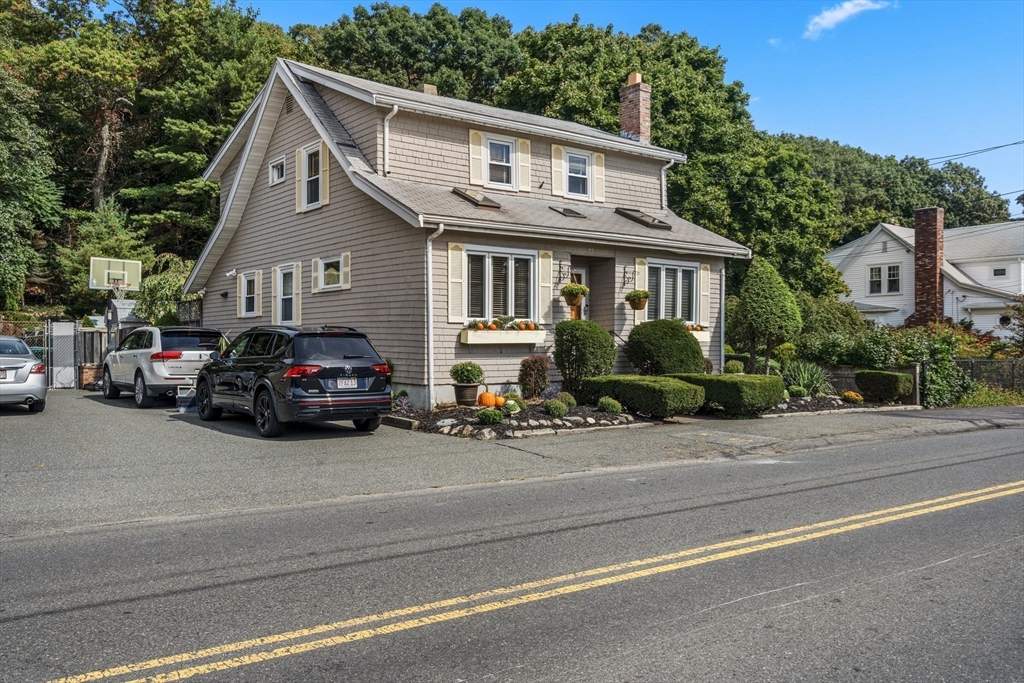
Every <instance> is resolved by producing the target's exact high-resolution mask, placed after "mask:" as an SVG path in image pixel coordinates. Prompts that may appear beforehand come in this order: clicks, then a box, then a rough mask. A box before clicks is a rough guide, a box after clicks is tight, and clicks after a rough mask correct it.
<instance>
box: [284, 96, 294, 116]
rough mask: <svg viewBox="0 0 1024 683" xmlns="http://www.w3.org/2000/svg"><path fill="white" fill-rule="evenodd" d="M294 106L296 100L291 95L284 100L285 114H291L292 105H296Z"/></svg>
mask: <svg viewBox="0 0 1024 683" xmlns="http://www.w3.org/2000/svg"><path fill="white" fill-rule="evenodd" d="M294 104H295V98H294V97H292V96H291V95H289V96H288V97H286V98H284V110H285V113H288V114H291V113H292V105H294Z"/></svg>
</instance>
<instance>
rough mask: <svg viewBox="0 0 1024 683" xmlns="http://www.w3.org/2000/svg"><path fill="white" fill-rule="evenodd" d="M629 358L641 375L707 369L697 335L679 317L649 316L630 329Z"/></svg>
mask: <svg viewBox="0 0 1024 683" xmlns="http://www.w3.org/2000/svg"><path fill="white" fill-rule="evenodd" d="M624 350H625V352H626V358H628V359H629V362H630V363H632V365H633V367H634V368H636V371H637V372H638V373H640V374H641V375H667V374H669V373H675V372H699V373H703V372H704V352H703V351H701V349H700V343H699V342H698V341H697V338H696V337H694V336H693V334H692V333H691V332H690V331H689V330H687V329H686V325H684V324H683V323H682V322H680V321H678V320H669V319H661V320H648V321H647V322H645V323H640V324H639V325H637V326H635V327H634V328H633V329H632V330H630V332H629V339H628V340H627V342H626V345H625V349H624Z"/></svg>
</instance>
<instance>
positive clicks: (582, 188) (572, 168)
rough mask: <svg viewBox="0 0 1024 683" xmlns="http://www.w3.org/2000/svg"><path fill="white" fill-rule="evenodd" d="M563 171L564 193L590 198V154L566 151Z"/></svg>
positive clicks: (570, 195)
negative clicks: (564, 177) (564, 172)
mask: <svg viewBox="0 0 1024 683" xmlns="http://www.w3.org/2000/svg"><path fill="white" fill-rule="evenodd" d="M565 171H566V181H565V194H566V195H567V196H569V197H579V198H580V199H590V185H591V183H590V180H591V175H592V171H591V156H590V155H589V154H577V153H575V152H566V155H565Z"/></svg>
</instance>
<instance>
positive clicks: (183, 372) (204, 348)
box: [103, 327, 227, 408]
mask: <svg viewBox="0 0 1024 683" xmlns="http://www.w3.org/2000/svg"><path fill="white" fill-rule="evenodd" d="M226 344H227V340H226V339H224V336H223V335H222V334H221V333H220V331H219V330H215V329H212V328H209V327H162V328H161V327H140V328H139V329H137V330H135V331H134V332H132V333H131V334H129V335H128V336H127V337H125V338H124V341H122V342H121V344H120V345H119V346H117V348H114V347H113V344H111V346H110V349H109V353H108V354H107V357H106V358H104V359H103V396H105V397H106V398H117V397H118V396H120V395H121V390H122V389H125V390H128V391H132V392H133V393H134V396H135V405H137V406H138V407H139V408H149V407H150V406H152V405H153V403H154V402H155V401H156V399H157V398H158V397H159V396H174V394H175V391H176V390H177V388H178V387H179V386H182V385H187V384H191V383H192V382H193V381H194V380H195V377H196V375H197V374H199V368H201V367H203V364H204V363H206V361H208V360H209V359H210V353H212V352H213V351H217V350H220V349H222V348H224V346H225V345H226Z"/></svg>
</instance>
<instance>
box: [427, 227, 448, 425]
mask: <svg viewBox="0 0 1024 683" xmlns="http://www.w3.org/2000/svg"><path fill="white" fill-rule="evenodd" d="M442 232H444V223H438V224H437V230H435V231H434V232H433V233H431V234H430V235H429V236H428V237H427V410H433V409H434V406H435V405H436V403H437V401H436V400H435V398H436V397H435V396H434V238H435V237H437V236H439V235H440V234H441V233H442Z"/></svg>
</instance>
